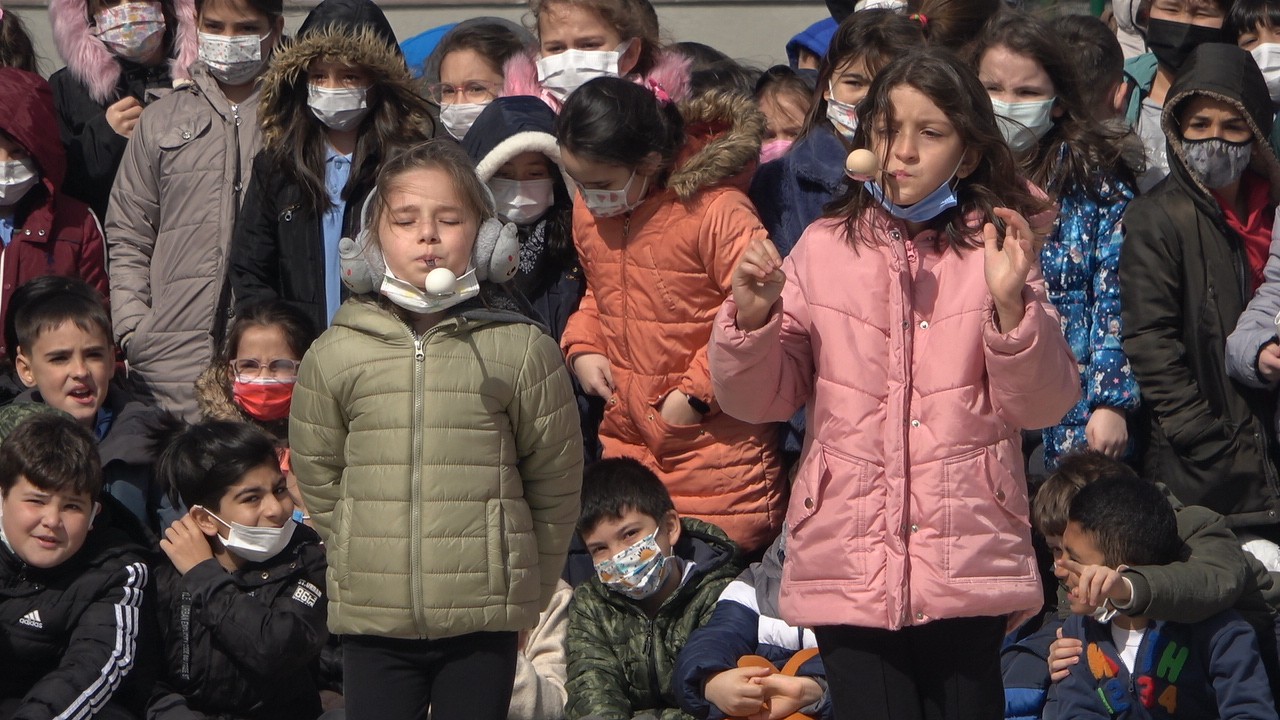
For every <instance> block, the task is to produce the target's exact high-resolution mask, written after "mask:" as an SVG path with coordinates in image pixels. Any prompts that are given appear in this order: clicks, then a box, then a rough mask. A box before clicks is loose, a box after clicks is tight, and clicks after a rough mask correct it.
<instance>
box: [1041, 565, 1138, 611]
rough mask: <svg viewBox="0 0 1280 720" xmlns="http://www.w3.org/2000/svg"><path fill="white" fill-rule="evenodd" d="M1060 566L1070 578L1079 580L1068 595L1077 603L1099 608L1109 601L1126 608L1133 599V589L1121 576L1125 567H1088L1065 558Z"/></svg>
mask: <svg viewBox="0 0 1280 720" xmlns="http://www.w3.org/2000/svg"><path fill="white" fill-rule="evenodd" d="M1058 566H1059V567H1061V568H1062V569H1063V570H1066V571H1067V574H1068V576H1069V577H1075V578H1077V580H1076V583H1075V586H1074V587H1072V588H1071V590H1070V592H1069V593H1068V594H1069V595H1071V596H1072V597H1073V598H1075V599H1076V602H1080V603H1084V604H1085V605H1089V606H1090V607H1095V608H1098V607H1102V606H1103V604H1104V603H1106V602H1107V601H1108V600H1110V601H1111V603H1112V604H1113V605H1121V606H1124V605H1128V604H1129V601H1130V600H1132V599H1133V589H1132V588H1131V587H1130V585H1129V583H1127V582H1125V581H1124V578H1123V577H1121V576H1120V571H1121V570H1123V569H1124V566H1123V565H1121V566H1120V567H1118V568H1109V567H1107V566H1105V565H1087V566H1086V565H1081V564H1080V563H1078V562H1076V561H1074V560H1071V559H1070V558H1065V557H1064V558H1062V559H1061V560H1059V561H1058Z"/></svg>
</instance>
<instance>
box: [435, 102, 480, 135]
mask: <svg viewBox="0 0 1280 720" xmlns="http://www.w3.org/2000/svg"><path fill="white" fill-rule="evenodd" d="M487 107H489V103H454V104H453V105H443V106H441V107H440V122H442V123H444V129H445V130H448V131H449V134H450V135H452V136H453V139H454V140H461V139H462V138H464V137H466V136H467V131H468V130H470V129H471V126H472V125H473V124H474V123H475V121H476V118H478V117H480V113H482V112H484V109H485V108H487Z"/></svg>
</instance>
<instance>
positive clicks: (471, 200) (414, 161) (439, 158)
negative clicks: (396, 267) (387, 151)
mask: <svg viewBox="0 0 1280 720" xmlns="http://www.w3.org/2000/svg"><path fill="white" fill-rule="evenodd" d="M414 170H441V171H443V172H444V173H445V174H447V175H448V176H449V179H450V180H451V181H452V182H453V187H454V190H455V191H457V193H458V195H459V196H460V198H461V200H462V204H463V207H464V208H466V210H467V211H468V212H470V213H471V214H472V215H474V216H475V218H476V226H477V227H479V226H480V225H481V224H483V223H484V221H485V220H488V219H489V218H491V217H493V216H494V205H493V196H492V195H491V194H490V192H489V188H487V187H485V184H484V183H483V182H481V180H480V178H479V176H477V175H476V171H475V167H474V166H473V165H472V164H471V158H470V157H468V156H467V154H466V153H465V152H463V150H462V148H461V146H459V145H458V144H457V143H455V142H453V141H451V140H443V139H437V140H428V141H426V142H422V143H418V144H416V145H412V146H409V147H407V148H402V149H400V150H396V151H392V153H391V156H390V157H388V158H387V161H386V162H384V163H383V164H382V168H381V169H380V170H379V171H378V184H377V188H376V189H375V190H374V194H373V196H372V197H371V198H370V200H371V203H372V204H371V205H370V209H369V217H368V219H367V226H366V227H367V230H368V231H369V235H370V238H371V239H372V240H373V242H374V243H377V244H378V245H379V247H381V244H380V243H379V242H378V227H379V226H380V225H381V224H382V213H383V211H384V210H385V209H386V206H387V193H388V192H389V191H390V189H391V188H392V187H393V186H394V185H395V184H396V181H397V180H398V179H399V178H400V177H401V176H403V175H405V174H406V173H409V172H412V171H414Z"/></svg>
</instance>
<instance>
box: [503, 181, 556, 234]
mask: <svg viewBox="0 0 1280 720" xmlns="http://www.w3.org/2000/svg"><path fill="white" fill-rule="evenodd" d="M555 182H556V181H555V180H553V179H551V178H542V179H539V180H507V179H505V178H493V179H491V180H490V181H489V189H490V190H492V191H493V200H494V202H495V203H496V205H497V209H498V215H500V216H501V217H502V218H503V219H504V220H506V221H507V222H513V223H515V224H517V225H528V224H529V223H531V222H534V221H536V220H537V219H538V218H540V217H542V216H543V215H545V214H546V213H547V210H548V209H549V208H550V207H551V203H553V202H555V192H556V185H555Z"/></svg>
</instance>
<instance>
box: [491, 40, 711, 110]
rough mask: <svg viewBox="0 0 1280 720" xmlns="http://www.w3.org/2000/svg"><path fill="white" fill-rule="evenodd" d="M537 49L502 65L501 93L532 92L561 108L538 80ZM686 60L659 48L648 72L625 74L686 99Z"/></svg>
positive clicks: (668, 93)
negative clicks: (644, 74) (655, 84)
mask: <svg viewBox="0 0 1280 720" xmlns="http://www.w3.org/2000/svg"><path fill="white" fill-rule="evenodd" d="M536 52H537V51H536V50H530V51H528V52H524V53H520V54H518V55H515V56H514V57H512V58H511V59H510V60H508V61H507V64H506V65H505V66H504V67H503V69H502V71H503V85H502V94H503V95H532V96H534V97H536V98H540V99H541V100H542V101H543V102H545V103H546V104H547V105H550V106H551V109H552V110H555V111H556V112H557V113H558V112H560V101H559V100H557V99H556V98H555V96H553V95H552V94H551V93H550V92H548V91H547V90H546V88H544V87H542V83H540V82H538V65H537V61H538V58H537V57H536ZM689 64H690V61H689V59H688V58H686V57H685V56H683V55H681V54H680V53H676V52H670V51H666V50H664V51H661V52H659V53H658V56H657V58H655V60H654V64H653V68H652V69H651V70H650V71H649V74H648V75H646V76H644V77H641V76H639V75H628V76H627V77H628V78H630V79H632V80H635V81H636V82H646V81H652V82H654V83H657V85H658V87H661V88H662V89H663V90H664V91H666V93H667V95H669V96H671V99H672V100H674V101H675V102H682V101H684V100H687V99H689Z"/></svg>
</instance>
